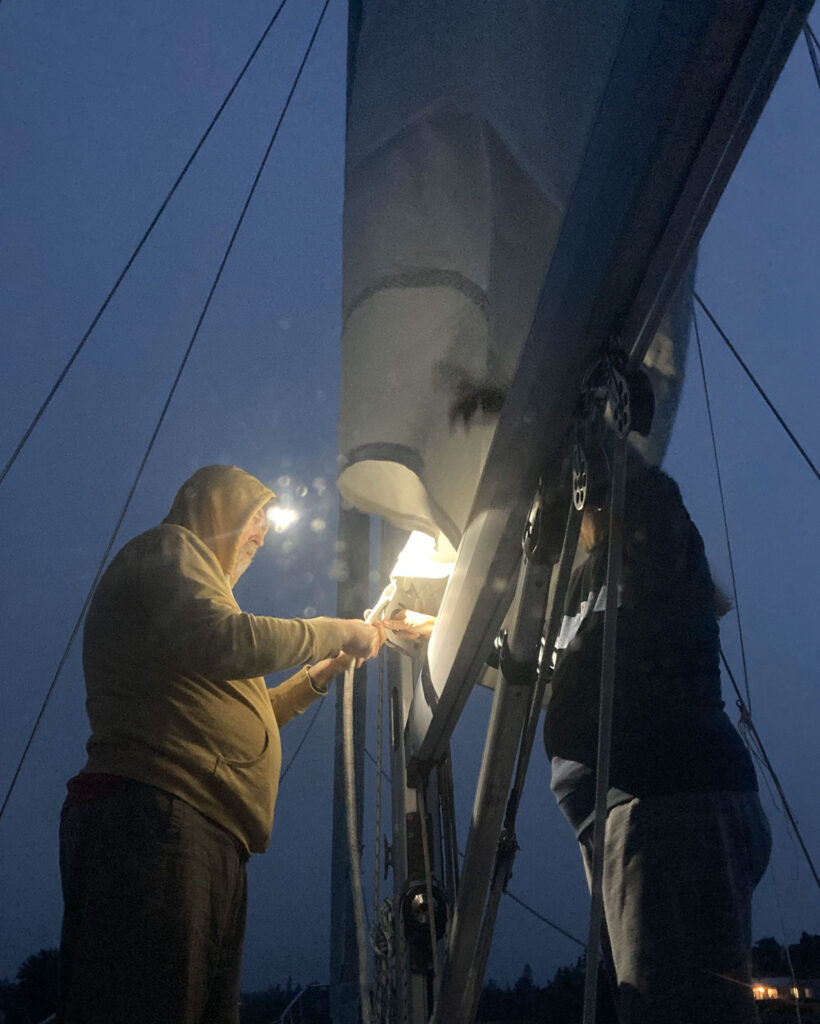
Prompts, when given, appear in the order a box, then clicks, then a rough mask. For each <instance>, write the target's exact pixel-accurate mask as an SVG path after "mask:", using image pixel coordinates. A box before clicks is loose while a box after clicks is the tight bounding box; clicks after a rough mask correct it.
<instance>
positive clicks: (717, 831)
mask: <svg viewBox="0 0 820 1024" xmlns="http://www.w3.org/2000/svg"><path fill="white" fill-rule="evenodd" d="M769 845H770V837H769V830H768V824H767V822H766V820H765V817H764V816H763V812H762V811H761V809H760V804H759V801H758V800H757V796H756V794H744V793H717V794H683V795H678V796H674V797H650V798H645V799H642V800H632V801H630V802H629V803H626V804H622V805H620V806H619V807H615V808H613V809H612V810H611V811H610V813H609V815H608V819H607V836H606V851H605V868H604V907H605V914H606V920H607V927H608V931H609V935H610V939H611V942H612V955H613V959H614V962H615V969H616V972H617V976H618V985H619V993H620V995H619V1013H620V1016H621V1021H622V1024H649V1022H651V1024H714V1022H715V1021H717V1020H719V1021H721V1024H747V1022H752V1021H755V1020H756V1019H757V1017H756V1011H755V1005H754V1000H753V998H752V994H751V988H750V984H749V982H750V975H749V959H748V958H749V946H750V941H751V925H750V908H751V895H752V890H753V889H754V887H755V885H756V884H757V882H758V881H759V879H760V877H761V875H762V873H763V871H764V870H765V866H766V863H767V861H768V854H769Z"/></svg>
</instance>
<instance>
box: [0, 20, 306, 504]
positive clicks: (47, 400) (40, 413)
mask: <svg viewBox="0 0 820 1024" xmlns="http://www.w3.org/2000/svg"><path fill="white" fill-rule="evenodd" d="M0 3H2V0H0ZM286 3H287V0H281V3H280V4H279V6H278V7H277V9H276V11H275V12H274V15H273V17H272V18H271V19H270V21H269V22H268V24H267V27H266V28H265V31H264V32H263V33H262V35H261V36H260V37H259V39H258V40H257V43H256V46H254V48H253V50H252V51H251V55H250V57H248V59H247V60H246V61H245V64H244V65H243V67H242V70H241V71H240V72H239V74H238V75H237V77H236V78H235V79H234V82H233V85H232V86H231V87H230V89H229V90H228V92H227V93H226V94H225V97H224V99H223V100H222V102H221V103H220V105H219V107H218V109H217V111H216V113H215V114H214V115H213V117H212V118H211V121H210V124H209V125H208V127H207V128H206V129H205V132H204V134H203V135H202V137H201V138H200V140H199V142H197V144H196V146H195V147H194V150H193V152H192V153H191V155H190V156H189V157H188V160H187V161H186V163H185V166H184V167H183V168H182V170H181V171H180V172H179V174H178V175H177V179H176V181H175V182H174V184H173V185H172V186H171V188H170V191H169V192H168V194H167V195H166V196H165V198H164V199H163V200H162V203H161V204H160V206H159V209H158V210H157V212H156V213H155V214H154V217H153V219H152V220H151V223H150V224H149V225H148V227H147V228H146V229H145V232H144V233H143V235H142V238H140V240H139V242H138V243H137V247H136V248H135V249H134V251H133V252H132V253H131V255H130V256H129V258H128V261H127V262H126V264H125V266H124V267H123V269H122V270H121V271H120V274H119V276H118V277H117V279H116V281H115V282H114V284H113V286H112V288H111V289H110V291H109V292H108V294H107V295H106V297H105V299H104V300H103V303H102V305H101V306H100V308H99V309H98V310H97V312H96V313H95V314H94V318H93V319H92V321H91V324H90V325H89V327H88V329H87V330H86V332H85V334H84V335H83V336H82V338H81V339H80V342H79V344H78V345H77V347H76V348H75V349H74V352H73V353H72V354H71V357H70V358H69V360H68V362H67V363H66V364H65V366H64V367H63V369H62V371H61V372H60V375H59V376H58V377H57V380H56V382H55V384H54V386H53V387H52V389H51V391H49V393H48V394H47V395H46V397H45V400H44V401H43V403H42V405H41V406H40V408H39V409H38V410H37V413H36V414H35V416H34V419H33V420H32V421H31V423H30V424H29V425H28V427H27V429H26V431H25V432H24V434H23V436H22V437H21V439H20V441H19V442H18V444H17V447H16V448H15V449H14V451H13V452H12V455H11V458H10V459H9V460H8V462H7V463H6V465H5V466H4V467H3V469H2V471H0V485H1V484H2V483H3V481H4V480H5V478H6V476H7V474H8V472H9V470H10V469H11V467H12V466H13V465H14V463H15V462H16V461H17V457H18V455H19V454H20V452H21V451H22V450H23V448H24V447H25V446H26V443H27V442H28V439H29V437H31V434H32V432H33V431H34V429H35V427H36V426H37V424H38V423H39V422H40V419H41V418H42V416H43V414H44V413H45V411H46V409H47V408H48V407H49V405H50V404H51V401H52V399H53V398H54V396H55V395H56V394H57V391H58V390H59V388H60V386H61V385H62V383H63V381H64V380H65V378H66V376H67V375H68V372H69V370H70V369H71V367H72V366H73V365H74V362H75V360H76V359H77V356H79V354H80V352H81V351H82V350H83V347H84V346H85V343H86V342H87V341H88V339H89V338H90V337H91V333H92V332H93V330H94V328H95V327H96V326H97V324H98V322H99V320H100V318H101V317H102V315H103V313H104V312H105V311H106V309H107V308H108V304H109V303H110V302H111V300H112V299H113V298H114V295H115V293H116V292H117V290H118V288H119V286H120V285H121V284H122V282H123V279H124V278H125V275H126V274H127V273H128V271H129V270H130V269H131V266H132V264H133V263H134V260H135V259H136V258H137V256H138V255H139V254H140V251H141V250H142V247H143V246H144V245H145V243H146V242H147V241H148V237H149V235H150V234H151V232H152V231H153V230H154V228H155V227H156V224H157V221H159V219H160V217H161V216H162V215H163V213H164V212H165V208H166V207H167V205H168V203H169V202H170V201H171V198H172V196H173V195H174V193H175V192H176V190H177V189H178V188H179V186H180V184H181V183H182V179H183V178H184V177H185V175H186V174H187V173H188V170H189V168H190V167H191V164H192V163H193V162H194V160H195V159H196V157H197V156H198V154H199V151H200V150H201V149H202V146H203V145H204V143H205V140H206V139H207V138H208V136H209V135H210V134H211V131H212V129H213V128H214V126H215V125H216V122H217V121H218V120H219V118H220V116H221V115H222V111H223V110H224V109H225V107H226V106H227V105H228V102H229V100H230V98H231V97H232V96H233V94H234V92H235V91H236V88H237V86H238V85H239V83H240V82H241V81H242V79H243V78H244V76H245V72H246V71H247V70H248V68H249V67H250V65H251V63H252V61H253V59H254V57H255V56H256V54H257V53H258V52H259V48H260V47H261V46H262V43H264V41H265V39H266V37H267V35H268V33H269V32H270V30H271V29H272V28H273V25H274V23H275V22H276V19H277V18H278V17H279V14H280V13H281V11H282V8H283V7H284V6H285V4H286Z"/></svg>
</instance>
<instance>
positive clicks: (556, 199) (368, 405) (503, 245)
mask: <svg viewBox="0 0 820 1024" xmlns="http://www.w3.org/2000/svg"><path fill="white" fill-rule="evenodd" d="M629 9H630V4H629V3H628V2H626V0H616V2H612V0H608V2H604V0H595V2H590V3H585V4H577V3H574V2H572V0H561V2H553V3H549V4H545V3H543V2H541V0H516V2H515V3H514V4H498V3H492V2H489V0H484V2H476V0H435V2H429V3H425V4H407V3H397V2H387V0H360V2H359V3H357V4H354V5H353V9H352V11H351V18H350V26H351V38H350V55H349V57H350V60H349V95H348V136H347V165H346V191H345V212H344V298H343V316H344V321H343V340H342V396H341V415H340V452H341V467H340V475H339V489H340V491H341V493H342V495H343V496H344V497H345V498H346V499H347V500H348V501H349V502H350V503H352V504H353V505H354V506H356V507H357V508H359V509H360V510H362V511H364V512H368V513H374V514H380V515H383V516H385V517H386V518H388V519H390V520H391V521H392V522H394V523H395V524H396V525H398V526H402V527H404V528H407V529H417V530H423V531H425V532H428V533H430V534H432V535H433V536H434V537H436V538H437V541H438V549H439V552H440V554H441V557H442V558H444V559H450V558H452V554H453V548H455V547H456V546H457V545H458V543H459V540H460V538H461V535H462V532H463V530H464V528H465V526H466V524H467V519H468V516H469V512H470V507H471V504H472V500H473V497H474V494H475V489H476V485H477V483H478V480H479V477H480V475H481V470H482V467H483V465H484V460H485V457H486V454H487V451H488V448H489V444H490V441H491V439H492V434H493V430H494V427H495V413H497V411H498V409H499V408H500V405H501V403H502V402H503V399H504V396H505V395H506V392H507V387H508V385H509V383H510V381H511V380H512V378H513V376H514V374H515V371H516V369H517V366H518V362H519V357H520V354H521V350H522V347H523V344H524V341H525V339H526V337H527V334H528V332H529V329H530V325H531V321H532V316H533V313H534V310H535V307H536V304H537V300H538V296H539V293H540V289H541V285H542V283H543V280H544V277H545V275H546V273H547V270H548V267H549V263H550V258H551V256H552V253H553V250H554V247H555V243H556V240H557V237H558V234H559V231H560V228H561V224H562V218H563V215H564V211H565V208H566V206H567V203H568V201H569V198H570V195H571V193H572V190H573V185H574V182H575V178H576V175H577V173H578V170H579V168H580V166H581V162H582V159H583V155H584V151H585V147H586V143H587V140H588V136H589V132H590V129H591V126H592V124H593V122H594V120H595V117H596V112H597V110H598V107H599V104H600V101H601V97H602V95H603V92H604V89H605V87H606V83H607V80H608V76H609V73H610V70H611V65H612V61H613V58H614V55H615V53H616V51H617V47H618V43H619V40H620V38H621V35H622V33H623V30H624V25H625V22H626V19H627V16H628V13H629ZM686 321H687V315H686V310H685V309H684V308H682V307H681V308H678V309H676V310H675V311H674V313H673V315H672V316H671V318H670V317H667V323H666V324H665V327H664V329H663V330H662V331H661V332H660V334H659V336H658V338H656V342H655V344H654V345H653V348H652V350H651V351H650V353H649V356H648V362H650V363H651V365H652V367H653V370H652V374H653V376H654V377H655V378H656V380H655V384H656V398H660V399H661V401H660V403H659V404H661V405H666V406H667V407H669V406H670V405H674V398H675V392H676V388H677V386H678V382H679V379H680V372H679V369H680V368H679V363H680V353H679V351H677V352H676V346H675V344H674V341H675V339H676V338H681V337H684V336H685V334H686V329H685V328H686ZM544 343H545V344H550V345H556V346H560V345H561V339H560V338H548V339H544ZM664 389H665V390H667V391H670V390H671V393H672V394H671V396H669V397H671V398H672V401H671V402H669V401H667V400H666V399H665V398H664V397H663V396H662V394H661V392H662V391H663V390H664ZM663 433H664V431H662V430H661V434H663ZM663 443H664V439H663V438H662V439H661V440H660V442H657V441H656V443H655V448H656V451H655V452H654V457H655V458H657V456H658V450H659V449H660V448H662V447H663Z"/></svg>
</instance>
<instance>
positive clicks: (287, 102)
mask: <svg viewBox="0 0 820 1024" xmlns="http://www.w3.org/2000/svg"><path fill="white" fill-rule="evenodd" d="M329 3H330V0H325V5H324V7H323V8H322V12H321V14H320V15H319V19H318V21H317V22H316V27H315V28H314V30H313V35H312V36H311V37H310V42H309V43H308V47H307V50H306V51H305V55H304V57H303V58H302V63H301V64H300V65H299V70H298V72H297V73H296V77H295V79H294V81H293V85H292V86H291V89H290V92H289V93H288V96H287V99H286V100H285V104H284V106H283V107H282V112H281V113H280V115H279V119H278V121H277V122H276V127H275V128H274V130H273V135H272V136H271V139H270V142H269V143H268V146H267V149H266V150H265V155H264V156H263V157H262V162H261V163H260V165H259V169H258V170H257V172H256V176H255V177H254V179H253V184H252V185H251V189H250V192H249V193H248V197H247V199H246V200H245V204H244V206H243V207H242V212H241V213H240V215H239V219H238V220H237V222H236V226H235V228H234V230H233V234H232V235H231V238H230V241H229V242H228V246H227V248H226V250H225V254H224V256H223V257H222V262H221V263H220V265H219V269H218V270H217V272H216V276H215V277H214V280H213V284H212V285H211V289H210V291H209V292H208V297H207V299H206V300H205V305H204V307H203V309H202V312H201V313H200V316H199V319H198V320H197V324H196V327H195V328H194V333H193V334H192V335H191V340H190V341H189V342H188V347H187V348H186V349H185V354H184V355H183V357H182V361H181V362H180V364H179V367H178V369H177V373H176V376H175V377H174V381H173V383H172V384H171V389H170V391H169V392H168V396H167V398H166V399H165V404H164V405H163V407H162V412H161V413H160V415H159V419H158V420H157V424H156V426H155V427H154V432H153V433H152V435H151V439H150V440H149V442H148V447H147V448H146V450H145V454H144V455H143V457H142V461H141V462H140V465H139V468H138V469H137V473H136V476H135V477H134V482H133V483H132V484H131V489H130V490H129V492H128V496H127V498H126V499H125V504H124V505H123V508H122V511H121V512H120V516H119V519H118V520H117V524H116V526H115V527H114V530H113V532H112V534H111V536H110V538H109V540H108V544H107V546H106V549H105V552H104V554H103V557H102V559H101V560H100V563H99V565H98V567H97V571H96V573H95V575H94V580H93V582H92V584H91V586H90V588H89V590H88V593H87V594H86V597H85V600H84V601H83V606H82V608H81V609H80V614H79V615H78V617H77V621H76V622H75V624H74V628H73V630H72V631H71V636H70V637H69V639H68V643H67V644H66V646H65V648H64V650H63V655H62V657H61V658H60V662H59V664H58V665H57V671H56V672H55V673H54V677H53V678H52V680H51V685H50V686H49V688H48V691H47V693H46V696H45V699H44V701H43V703H42V706H41V708H40V712H39V714H38V715H37V718H36V720H35V722H34V727H33V728H32V730H31V734H30V735H29V738H28V741H27V743H26V745H25V748H24V750H23V753H22V755H21V756H20V760H19V761H18V763H17V768H16V769H15V772H14V776H13V777H12V780H11V784H10V785H9V788H8V790H7V792H6V795H5V798H4V800H3V805H2V807H0V820H2V817H3V814H4V813H5V810H6V807H7V805H8V802H9V799H10V797H11V794H12V791H13V790H14V787H15V785H16V783H17V779H18V778H19V775H20V771H21V769H22V767H23V763H24V761H25V759H26V757H27V756H28V752H29V750H30V749H31V744H32V742H33V741H34V736H35V734H36V732H37V729H38V728H39V726H40V723H41V722H42V720H43V715H44V714H45V711H46V707H47V705H48V702H49V700H50V699H51V695H52V694H53V692H54V688H55V686H56V685H57V680H58V679H59V678H60V675H61V673H62V671H63V667H64V666H65V663H66V661H67V660H68V656H69V653H70V652H71V648H72V647H73V645H74V641H75V639H76V638H77V634H78V633H79V631H80V626H81V624H82V621H83V618H84V617H85V613H86V612H87V611H88V606H89V605H90V604H91V598H92V597H93V595H94V591H95V590H96V587H97V584H98V583H99V581H100V578H101V576H102V574H103V569H104V568H105V563H106V562H107V561H108V556H109V555H110V554H111V551H112V549H113V547H114V543H115V541H116V539H117V536H118V534H119V532H120V527H121V526H122V524H123V521H124V520H125V516H126V513H127V512H128V509H129V507H130V505H131V501H132V499H133V497H134V493H135V492H136V489H137V486H138V484H139V482H140V479H141V478H142V474H143V472H144V470H145V466H146V464H147V462H148V459H149V457H150V455H151V452H152V451H153V448H154V444H155V443H156V440H157V437H158V436H159V432H160V429H161V428H162V424H163V423H164V421H165V417H166V415H167V413H168V408H169V406H170V405H171V401H172V399H173V397H174V395H175V393H176V389H177V387H178V385H179V381H180V378H181V377H182V373H183V371H184V369H185V366H186V364H187V362H188V358H189V356H190V355H191V351H192V349H193V347H194V343H195V342H196V339H197V337H198V336H199V330H200V328H201V327H202V323H203V321H204V319H205V315H206V314H207V312H208V309H209V307H210V304H211V300H212V299H213V297H214V293H215V291H216V288H217V285H218V284H219V280H220V278H221V277H222V272H223V270H224V269H225V264H226V263H227V262H228V257H229V256H230V254H231V250H232V249H233V246H234V242H235V241H236V237H237V235H238V234H239V230H240V228H241V226H242V222H243V221H244V219H245V214H246V213H247V212H248V207H249V206H250V204H251V200H252V198H253V195H254V193H255V191H256V187H257V185H258V184H259V179H260V178H261V177H262V172H263V170H264V169H265V164H266V163H267V161H268V157H269V156H270V152H271V149H272V148H273V144H274V142H275V141H276V137H277V135H278V134H279V128H280V127H281V124H282V121H283V119H284V117H285V114H286V113H287V110H288V107H289V106H290V101H291V99H292V97H293V94H294V92H295V90H296V86H297V85H298V84H299V79H300V78H301V76H302V71H303V70H304V67H305V64H306V63H307V59H308V57H309V56H310V51H311V50H312V49H313V43H314V41H315V39H316V35H317V33H318V31H319V28H320V26H321V24H322V21H323V19H324V16H325V11H326V10H327V8H328V4H329Z"/></svg>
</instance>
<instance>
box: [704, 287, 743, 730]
mask: <svg viewBox="0 0 820 1024" xmlns="http://www.w3.org/2000/svg"><path fill="white" fill-rule="evenodd" d="M692 294H693V295H694V294H695V293H694V292H693V293H692ZM695 298H697V295H695ZM692 323H693V325H694V327H695V340H696V342H697V346H698V359H699V360H700V374H701V378H702V380H703V394H704V396H705V398H706V414H707V416H708V418H709V433H710V434H711V436H712V454H713V455H714V459H715V474H716V475H717V484H718V493H719V494H720V507H721V511H722V513H723V532H724V535H725V537H726V548H727V551H728V552H729V572H730V573H731V576H732V596H733V598H734V602H735V616H736V618H737V633H738V638H739V640H740V657H741V661H742V663H743V682H744V685H745V689H746V704H747V705H748V708H749V712H750V713H751V710H752V693H751V689H750V687H749V670H748V667H747V664H746V645H745V643H744V641H743V623H742V620H741V618H740V598H739V597H738V593H737V578H736V576H735V560H734V557H733V555H732V539H731V536H730V534H729V518H728V515H727V513H726V496H725V494H724V492H723V477H722V476H721V473H720V458H719V457H718V449H717V439H716V437H715V422H714V420H713V418H712V403H711V401H710V400H709V385H708V384H707V382H706V365H705V363H704V361H703V346H702V345H701V342H700V328H699V326H698V316H697V310H696V309H694V307H693V309H692Z"/></svg>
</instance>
